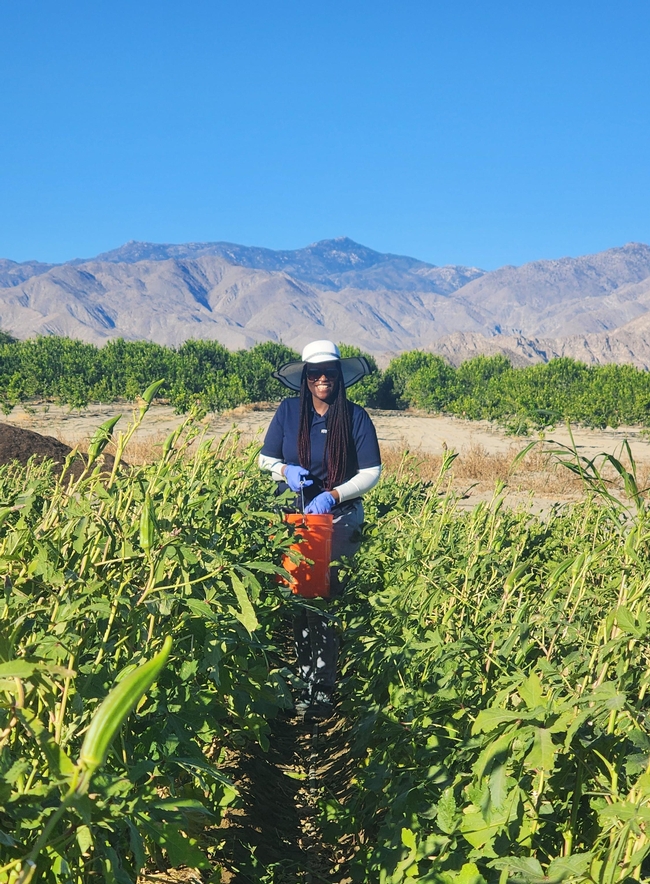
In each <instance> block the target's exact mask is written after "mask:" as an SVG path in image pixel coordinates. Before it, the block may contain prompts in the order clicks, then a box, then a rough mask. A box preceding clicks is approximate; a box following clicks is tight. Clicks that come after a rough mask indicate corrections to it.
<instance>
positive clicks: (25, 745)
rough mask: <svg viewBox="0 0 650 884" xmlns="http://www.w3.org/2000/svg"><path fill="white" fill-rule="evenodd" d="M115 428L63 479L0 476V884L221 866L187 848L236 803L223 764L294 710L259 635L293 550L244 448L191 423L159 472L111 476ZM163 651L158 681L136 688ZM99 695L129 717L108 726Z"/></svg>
mask: <svg viewBox="0 0 650 884" xmlns="http://www.w3.org/2000/svg"><path fill="white" fill-rule="evenodd" d="M154 393H155V385H153V386H152V387H151V388H149V390H148V391H147V393H146V394H145V396H144V399H143V405H142V407H141V408H140V410H139V412H137V413H136V415H135V416H134V423H133V424H132V425H131V426H130V427H129V429H127V431H126V433H125V434H124V435H122V436H121V438H120V440H118V450H119V452H120V453H121V452H122V451H124V450H125V448H126V447H127V443H128V439H129V438H130V436H131V435H132V432H133V430H134V428H135V426H137V424H138V423H139V422H140V421H141V420H142V419H143V418H144V416H145V414H146V410H147V408H148V405H149V402H150V401H151V398H152V396H153V394H154ZM112 432H113V426H108V425H105V426H104V427H102V428H100V430H99V431H98V433H97V434H96V437H95V439H94V440H93V443H92V445H91V452H90V457H89V459H88V465H87V468H86V470H85V472H84V474H83V475H82V476H81V477H80V478H79V479H78V480H76V481H75V480H74V479H73V478H72V477H70V476H69V475H68V474H67V473H66V471H64V472H63V474H62V476H60V477H59V478H58V479H56V478H54V477H53V476H52V474H51V472H50V471H48V468H47V467H46V466H29V467H28V468H27V469H25V470H21V469H18V468H15V467H6V468H3V469H2V470H0V499H1V500H2V503H3V504H4V505H3V506H2V507H1V508H0V522H1V527H0V574H1V575H2V580H3V581H4V593H3V595H2V598H0V690H1V691H2V692H3V693H2V696H3V697H4V700H3V702H2V704H1V705H0V747H1V749H2V756H1V759H0V799H1V800H0V804H1V805H2V810H1V811H0V880H3V876H4V880H14V879H16V880H17V881H20V882H21V884H26V882H27V881H28V880H30V878H31V876H32V875H34V874H37V876H38V880H43V881H50V882H55V881H56V882H75V884H81V882H86V881H90V880H96V879H97V878H98V877H99V879H101V880H105V881H109V882H110V881H115V882H126V881H135V879H136V877H137V875H138V873H139V871H140V870H141V869H146V868H158V869H160V868H166V867H170V866H172V867H173V866H178V865H189V866H193V867H198V868H205V869H210V868H212V866H218V864H219V862H220V856H219V854H218V850H217V849H216V848H215V847H214V845H213V844H211V842H209V840H208V841H206V840H205V839H203V838H202V834H201V833H202V832H203V831H204V830H205V829H206V828H207V827H208V826H213V825H215V824H218V822H219V819H220V816H221V813H222V809H223V808H224V807H225V806H226V805H228V804H229V803H231V802H232V800H233V798H234V797H235V789H234V787H233V784H232V783H231V782H230V781H229V780H228V779H227V778H226V777H224V775H223V774H222V773H221V771H220V769H219V765H220V761H221V759H222V757H223V755H224V753H225V752H226V751H227V750H228V749H232V748H233V747H237V746H240V745H243V744H245V743H246V741H249V740H255V741H258V742H259V743H261V744H262V745H266V744H267V742H268V733H269V720H270V719H271V718H272V717H273V716H274V715H275V714H277V712H278V710H279V709H281V708H283V707H285V706H287V705H289V704H290V702H291V701H290V697H289V693H288V689H287V685H286V682H285V675H286V671H285V670H284V669H283V664H282V662H281V660H280V657H279V655H278V653H277V651H276V649H275V644H274V641H275V640H274V636H273V630H274V628H275V626H276V624H277V621H278V615H279V611H280V610H281V609H282V606H283V605H284V603H285V594H286V590H284V589H283V588H282V587H281V586H280V585H279V584H278V583H277V579H276V578H277V573H278V571H280V570H281V569H280V567H279V562H280V561H281V554H282V551H283V550H284V549H286V548H287V547H288V545H289V543H290V538H289V536H288V533H287V531H286V529H285V528H284V526H283V524H282V521H281V517H280V515H279V514H278V512H277V511H276V509H275V505H274V502H273V499H272V497H271V494H272V488H271V485H272V483H271V482H270V480H263V479H262V478H261V477H260V475H259V473H258V471H257V468H256V467H255V466H254V461H255V457H256V450H254V449H253V448H249V449H248V450H243V451H242V450H240V448H239V445H238V440H237V439H236V438H235V437H230V438H228V439H226V440H223V441H222V442H221V443H219V444H218V445H215V444H213V443H212V442H210V441H208V440H205V439H203V438H202V437H201V434H200V427H197V426H196V425H195V424H194V423H193V422H192V421H190V422H189V423H188V425H187V426H185V427H184V428H183V429H181V430H179V431H176V432H175V433H174V434H172V435H171V436H170V438H169V439H168V440H167V443H166V444H165V446H164V450H163V453H162V456H161V458H160V459H159V460H158V461H157V462H156V463H154V464H151V465H148V466H144V467H139V468H130V467H127V466H124V465H123V464H121V463H120V461H119V459H117V460H116V465H115V469H114V470H113V471H112V473H111V474H108V473H106V472H104V471H103V467H102V463H101V459H100V458H99V455H100V454H101V452H102V450H103V448H104V447H105V445H106V444H107V442H108V441H109V439H110V437H111V435H112ZM191 448H192V449H193V450H190V449H191ZM127 450H128V449H127ZM165 636H169V642H173V650H171V651H170V650H169V644H164V643H163V637H165ZM163 647H164V649H165V650H164V656H165V659H166V658H167V655H169V659H168V660H167V665H166V667H165V668H164V669H162V670H161V671H160V672H159V673H158V677H157V681H156V683H155V684H154V685H152V686H151V687H150V688H149V687H146V688H145V690H144V691H140V690H139V689H138V690H136V689H135V687H134V686H140V687H142V680H141V679H142V678H143V677H144V675H145V674H146V673H147V672H148V671H149V670H148V668H147V667H148V666H149V664H148V663H147V661H149V660H151V659H152V658H153V659H154V660H158V661H160V660H161V659H162V658H161V657H160V656H159V655H160V654H161V653H162V650H161V649H162V648H163ZM157 655H158V656H157ZM116 679H117V680H118V684H117V687H115V688H114V691H113V692H112V693H111V691H112V690H113V685H114V683H115V681H116ZM120 691H122V693H121V694H120ZM124 692H126V695H128V697H129V701H128V703H127V702H126V700H125V696H126V695H125V693H124ZM107 694H108V697H109V700H110V698H111V697H112V698H113V700H115V697H116V696H117V697H118V699H119V698H120V697H121V702H122V704H124V708H126V707H127V706H128V707H130V706H132V705H135V709H134V712H133V714H132V715H131V717H130V718H129V719H128V721H127V723H126V724H125V726H124V727H123V728H121V729H119V728H118V723H119V720H121V716H117V715H116V714H115V704H113V706H112V707H111V706H110V705H109V706H108V707H107V706H106V705H103V706H102V705H101V703H102V700H103V699H104V698H105V697H106V696H107ZM105 702H106V703H108V702H109V701H108V700H107V701H105ZM107 718H109V719H112V720H113V724H114V728H113V731H112V733H113V736H114V735H115V733H117V736H114V739H113V738H112V737H111V739H108V738H107V736H106V735H107V733H108V731H107V730H106V719H107ZM100 725H101V726H100ZM118 731H119V732H118ZM102 735H103V737H102ZM71 759H78V761H77V762H75V763H73V762H72V760H71ZM91 774H92V782H91V780H90V776H91ZM12 876H13V878H12Z"/></svg>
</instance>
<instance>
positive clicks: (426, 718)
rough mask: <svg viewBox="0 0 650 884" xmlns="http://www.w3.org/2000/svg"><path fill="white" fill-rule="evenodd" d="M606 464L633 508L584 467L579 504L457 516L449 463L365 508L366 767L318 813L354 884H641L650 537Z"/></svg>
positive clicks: (361, 628) (359, 604)
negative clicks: (541, 513) (350, 845)
mask: <svg viewBox="0 0 650 884" xmlns="http://www.w3.org/2000/svg"><path fill="white" fill-rule="evenodd" d="M610 462H611V463H613V466H614V467H615V468H616V469H617V470H618V471H619V473H621V475H623V472H621V470H623V471H624V473H625V475H624V478H626V483H627V485H628V486H629V489H628V490H629V491H630V506H627V505H626V504H625V502H621V501H620V500H619V499H618V498H616V497H615V496H613V495H612V494H611V492H610V491H609V490H608V487H607V486H606V485H605V484H604V480H603V479H602V476H600V475H599V474H598V471H597V466H596V465H595V464H594V463H591V464H590V466H589V469H588V470H587V471H586V472H587V475H588V480H589V481H588V486H589V488H588V490H589V491H590V494H588V496H587V497H586V498H585V500H584V501H583V502H582V503H580V504H579V505H576V506H575V507H572V508H569V507H565V508H563V509H560V508H557V509H556V510H554V511H553V512H551V513H550V514H549V515H548V516H547V517H545V518H539V517H534V516H532V515H531V514H530V513H529V512H527V511H523V510H522V511H519V512H513V511H512V510H508V509H506V508H504V506H503V497H502V493H501V492H502V490H503V489H501V488H497V489H496V491H495V495H494V498H493V500H492V502H491V503H490V504H489V505H479V506H477V507H476V508H475V509H474V510H473V511H471V512H469V513H466V512H461V511H459V510H458V508H457V500H456V498H455V497H454V496H453V494H451V493H450V492H449V491H448V490H447V488H446V485H445V479H444V469H445V468H446V466H447V465H444V466H443V474H442V475H441V477H440V480H439V482H438V483H437V484H435V485H434V486H432V487H426V486H424V485H420V486H419V487H417V486H413V485H410V486H409V487H408V488H405V487H404V486H403V485H402V484H401V483H400V482H399V481H397V480H394V479H393V480H387V481H384V483H383V484H382V485H381V486H379V488H378V489H377V491H376V492H375V493H374V495H373V497H372V498H370V499H369V500H368V511H369V516H370V519H369V521H370V523H371V524H372V525H373V527H372V528H371V529H370V530H369V531H368V532H367V538H366V544H365V546H364V548H363V551H362V553H361V554H360V558H359V561H358V563H357V566H356V567H355V568H354V569H353V571H352V572H351V574H350V585H349V589H348V593H347V598H346V599H345V600H344V601H343V602H342V603H341V614H342V619H343V621H344V622H346V623H347V630H346V633H345V635H346V662H345V666H344V682H343V685H342V692H343V694H344V708H345V711H346V713H347V715H348V716H349V717H350V719H351V721H352V723H353V724H352V751H353V754H354V755H355V757H356V758H357V759H358V761H357V764H356V766H355V770H354V775H353V780H352V782H353V784H354V785H353V787H351V788H350V789H349V791H348V793H347V795H346V800H345V802H341V801H340V800H339V799H338V798H337V795H336V794H332V795H329V796H328V795H325V796H324V798H323V803H322V810H323V821H324V826H325V829H326V831H327V832H328V833H329V836H330V837H332V838H333V839H337V840H338V839H340V838H342V837H343V836H347V837H348V838H350V837H352V838H353V839H355V840H356V844H357V849H356V852H355V853H354V856H352V857H349V860H350V862H351V869H352V874H353V877H354V879H355V880H363V881H369V880H376V881H380V882H385V884H389V882H391V884H398V882H407V881H411V880H415V881H431V882H433V881H436V882H454V881H458V882H470V881H472V882H480V881H489V882H492V881H494V882H496V881H501V882H505V881H506V880H518V881H528V882H531V884H542V882H547V884H550V882H559V881H563V880H568V879H571V880H575V881H594V882H599V884H613V882H621V881H625V880H641V879H642V878H643V877H644V876H645V875H647V874H648V871H650V870H646V868H645V865H644V863H645V862H646V857H647V855H648V853H649V852H650V830H649V829H648V822H649V821H650V807H649V802H650V767H649V765H650V727H649V726H648V711H647V710H648V700H647V691H648V684H649V683H650V655H649V653H648V644H647V635H648V619H649V618H648V601H647V599H648V590H649V588H650V577H648V573H649V569H648V566H649V564H650V557H649V549H648V541H649V540H650V530H649V525H648V518H647V508H646V503H645V498H644V496H643V494H642V492H641V491H640V489H639V488H638V486H637V485H636V484H635V483H634V468H633V465H632V466H631V467H630V469H629V470H628V469H627V468H626V469H624V468H623V467H622V465H621V462H620V461H618V460H617V461H616V462H615V463H614V462H613V461H610ZM617 465H618V466H617ZM574 466H575V468H576V469H578V470H579V469H581V468H582V469H584V465H581V464H579V463H574ZM618 467H621V469H620V470H619V469H618ZM603 490H605V493H604V494H603V493H598V492H599V491H600V492H602V491H603Z"/></svg>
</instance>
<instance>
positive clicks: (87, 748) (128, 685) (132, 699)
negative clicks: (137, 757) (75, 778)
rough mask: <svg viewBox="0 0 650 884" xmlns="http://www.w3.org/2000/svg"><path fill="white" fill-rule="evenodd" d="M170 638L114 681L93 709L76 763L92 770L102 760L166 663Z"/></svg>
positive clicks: (85, 769) (90, 771) (170, 645)
mask: <svg viewBox="0 0 650 884" xmlns="http://www.w3.org/2000/svg"><path fill="white" fill-rule="evenodd" d="M171 647H172V638H171V636H170V635H168V636H167V638H166V639H165V642H164V644H163V646H162V650H161V651H160V652H159V653H158V654H156V656H155V657H152V658H151V660H149V661H148V662H147V663H145V664H144V665H143V666H138V668H137V669H135V670H134V671H133V672H130V673H129V674H128V675H127V676H126V677H125V678H123V679H122V681H121V682H119V684H117V685H116V686H115V687H114V688H113V690H112V691H111V692H110V694H109V695H108V696H107V697H106V698H105V699H104V701H103V702H102V704H101V705H100V707H99V709H98V710H97V711H96V712H95V714H94V715H93V717H92V720H91V722H90V726H89V728H88V730H87V731H86V736H85V737H84V741H83V745H82V747H81V753H80V754H79V766H80V767H81V768H82V770H84V771H87V772H88V773H92V772H93V771H94V770H96V769H97V768H98V767H100V766H101V765H102V764H103V763H104V761H105V760H106V755H107V754H108V750H109V748H110V745H111V743H112V742H113V739H114V737H115V735H116V734H117V732H118V730H119V729H120V727H121V726H122V724H123V722H124V720H125V719H126V717H127V716H128V715H129V714H130V712H131V711H132V710H133V709H134V707H135V705H136V704H137V703H138V701H139V700H140V698H141V697H142V696H143V695H144V694H145V693H146V692H147V691H148V690H149V688H150V687H151V685H152V684H153V683H154V681H155V680H156V679H157V678H158V675H159V674H160V672H161V670H162V669H163V668H164V666H165V664H166V663H167V658H168V657H169V652H170V651H171Z"/></svg>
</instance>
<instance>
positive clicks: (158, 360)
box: [0, 335, 650, 433]
mask: <svg viewBox="0 0 650 884" xmlns="http://www.w3.org/2000/svg"><path fill="white" fill-rule="evenodd" d="M341 352H342V354H343V355H344V356H351V355H359V354H360V353H361V351H360V350H359V349H358V348H357V347H353V346H349V345H341ZM364 355H366V358H367V359H368V362H369V363H370V365H371V367H372V369H373V373H372V374H371V375H370V377H367V378H365V379H364V380H363V381H361V383H359V384H358V385H357V386H355V387H353V388H352V389H351V390H350V398H352V399H354V400H355V401H356V402H358V403H359V404H361V405H364V406H366V407H371V408H388V409H406V408H416V409H421V410H424V411H428V412H445V413H448V414H454V415H458V416H461V417H466V418H468V419H471V420H482V419H485V420H495V421H499V422H501V423H503V424H505V425H506V427H507V428H508V429H509V430H510V431H511V432H513V433H525V432H527V431H528V430H529V429H531V428H533V427H544V426H548V425H552V424H555V423H557V422H558V421H564V420H571V421H575V422H578V423H582V424H587V425H589V426H594V427H605V426H612V427H616V426H619V425H620V424H622V423H634V424H644V425H646V424H648V423H650V375H649V374H648V372H646V371H643V370H640V369H637V368H635V367H633V366H631V365H598V366H588V365H585V364H583V363H581V362H576V361H575V360H573V359H568V358H561V359H553V360H551V361H550V362H549V363H546V364H538V365H531V366H526V367H524V368H515V367H513V366H512V365H511V364H510V362H509V361H508V359H506V357H505V356H490V357H486V356H477V357H475V358H473V359H469V360H468V361H466V362H464V363H463V364H462V365H460V366H459V367H457V368H456V367H454V366H452V365H449V364H448V363H447V362H445V360H444V359H442V358H441V357H440V356H436V355H434V354H432V353H426V352H423V351H421V350H414V351H410V352H408V353H404V354H402V355H401V356H398V357H396V358H395V359H393V360H392V361H391V362H390V364H389V365H388V367H387V368H386V370H385V371H380V370H379V369H378V367H377V364H376V362H375V360H374V359H373V358H372V357H371V356H368V354H364ZM297 358H299V357H298V354H297V353H296V352H295V351H294V350H292V349H291V348H289V347H287V346H285V345H284V344H282V343H276V342H272V341H267V342H265V343H262V344H257V345H256V346H254V347H252V348H251V349H249V350H237V351H235V352H233V351H230V350H228V349H226V347H224V346H223V345H222V344H219V343H217V342H216V341H186V342H185V343H184V344H182V345H181V346H180V347H178V348H173V347H164V346H161V345H160V344H154V343H151V342H147V341H124V340H121V339H119V340H115V341H110V342H108V343H107V344H105V345H104V346H103V347H96V346H95V345H94V344H86V343H83V342H81V341H75V340H71V339H69V338H58V337H41V338H36V339H32V340H27V341H14V340H13V339H11V338H9V337H8V336H6V335H4V336H1V337H0V404H1V406H2V408H3V411H5V412H9V411H10V410H11V409H12V408H13V406H14V405H15V404H16V403H18V402H24V401H33V400H34V399H44V400H47V401H54V402H60V403H62V404H66V405H70V406H71V407H73V408H81V407H84V406H86V405H87V404H88V403H90V402H112V401H114V400H116V399H120V398H126V399H134V398H135V397H136V396H137V394H138V391H140V390H142V389H144V387H145V386H147V384H148V383H149V381H150V379H151V378H164V379H165V382H164V384H163V386H162V387H161V389H160V391H159V394H158V395H159V396H160V397H162V398H164V399H166V400H168V401H169V402H170V403H171V404H172V405H174V407H175V408H176V409H177V410H178V411H180V412H186V411H188V410H189V409H190V408H191V407H192V406H193V405H194V404H195V403H197V402H198V404H199V405H200V406H201V407H202V408H205V409H206V410H208V411H223V410H225V409H228V408H233V407H235V406H237V405H242V404H245V403H247V402H261V401H277V400H279V399H281V398H282V397H283V396H286V395H288V391H287V390H286V389H285V388H284V387H282V386H281V385H280V384H279V383H278V382H277V381H275V380H274V379H273V377H272V376H271V375H272V372H273V371H274V370H275V369H277V368H278V367H279V366H280V365H282V364H283V363H285V362H288V361H290V360H292V359H297Z"/></svg>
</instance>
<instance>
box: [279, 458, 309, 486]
mask: <svg viewBox="0 0 650 884" xmlns="http://www.w3.org/2000/svg"><path fill="white" fill-rule="evenodd" d="M308 475H309V470H306V469H305V468H304V467H299V466H296V464H295V463H288V464H287V466H286V468H285V471H284V481H285V482H286V483H287V485H288V486H289V488H291V490H292V491H300V480H301V479H303V483H302V484H303V485H304V486H305V488H306V487H307V486H308V485H313V484H314V480H313V479H307V481H304V479H305V476H308Z"/></svg>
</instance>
